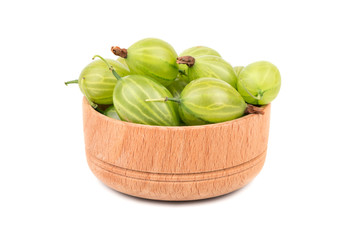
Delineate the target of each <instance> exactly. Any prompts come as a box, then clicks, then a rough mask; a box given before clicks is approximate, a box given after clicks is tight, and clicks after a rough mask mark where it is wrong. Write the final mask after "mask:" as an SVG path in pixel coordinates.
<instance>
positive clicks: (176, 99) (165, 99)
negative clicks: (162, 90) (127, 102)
mask: <svg viewBox="0 0 337 240" xmlns="http://www.w3.org/2000/svg"><path fill="white" fill-rule="evenodd" d="M167 101H172V102H177V103H180V99H178V98H169V97H164V98H155V99H145V102H167Z"/></svg>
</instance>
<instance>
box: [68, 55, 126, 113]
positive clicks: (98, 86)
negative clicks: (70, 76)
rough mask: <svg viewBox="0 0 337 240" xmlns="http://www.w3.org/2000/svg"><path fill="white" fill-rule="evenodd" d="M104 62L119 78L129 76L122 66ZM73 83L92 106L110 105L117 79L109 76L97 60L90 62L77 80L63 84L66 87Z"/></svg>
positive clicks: (112, 61)
mask: <svg viewBox="0 0 337 240" xmlns="http://www.w3.org/2000/svg"><path fill="white" fill-rule="evenodd" d="M106 61H107V62H108V64H109V65H111V66H113V67H114V69H116V71H117V72H118V74H119V75H120V76H127V75H129V74H130V71H129V70H128V69H127V68H126V67H125V66H124V65H123V64H121V63H119V62H117V61H115V60H112V59H106ZM73 83H78V85H79V87H80V90H81V92H82V93H83V94H84V96H85V97H86V98H87V99H88V101H89V103H90V104H91V105H92V106H94V107H97V104H102V105H110V104H112V94H113V91H114V88H115V85H116V83H117V79H116V77H115V76H113V75H112V74H111V71H109V69H108V68H107V67H106V63H105V62H104V61H102V60H100V59H99V60H95V61H93V62H91V63H90V64H88V65H87V66H86V67H85V68H84V69H83V70H82V72H81V74H80V76H79V78H78V80H73V81H68V82H65V84H66V85H68V84H73Z"/></svg>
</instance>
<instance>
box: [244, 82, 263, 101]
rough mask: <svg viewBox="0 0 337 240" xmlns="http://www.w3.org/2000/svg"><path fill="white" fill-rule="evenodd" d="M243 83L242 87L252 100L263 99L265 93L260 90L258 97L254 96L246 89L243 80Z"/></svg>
mask: <svg viewBox="0 0 337 240" xmlns="http://www.w3.org/2000/svg"><path fill="white" fill-rule="evenodd" d="M241 83H242V87H243V89H244V90H245V91H246V92H247V93H248V94H249V96H251V97H252V98H254V99H256V100H261V98H262V97H263V93H262V92H261V90H259V93H258V94H257V96H254V95H253V94H251V93H250V92H249V91H248V89H247V88H246V86H245V84H244V83H243V81H242V80H241Z"/></svg>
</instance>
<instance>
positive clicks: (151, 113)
mask: <svg viewBox="0 0 337 240" xmlns="http://www.w3.org/2000/svg"><path fill="white" fill-rule="evenodd" d="M95 57H99V58H101V59H102V60H103V61H104V58H102V57H101V56H98V55H96V56H95ZM106 65H108V67H107V68H108V69H110V74H111V72H112V74H113V75H114V76H115V77H116V78H117V84H116V86H115V89H114V92H113V94H112V97H113V102H114V107H115V109H116V112H117V114H118V116H119V117H120V119H121V120H123V121H127V122H133V123H139V124H147V125H159V126H178V125H179V123H180V118H179V113H178V106H177V104H176V103H174V102H172V103H170V104H168V105H163V104H160V103H155V102H153V103H151V104H148V103H146V102H145V99H147V98H158V97H159V96H163V95H164V96H170V97H172V95H171V93H170V91H169V90H167V88H165V87H164V86H163V85H162V84H160V83H159V82H157V81H156V80H154V79H152V78H150V77H148V76H144V75H128V76H125V77H120V76H119V75H118V73H117V72H116V71H115V70H114V68H113V67H112V66H111V65H109V63H108V62H106Z"/></svg>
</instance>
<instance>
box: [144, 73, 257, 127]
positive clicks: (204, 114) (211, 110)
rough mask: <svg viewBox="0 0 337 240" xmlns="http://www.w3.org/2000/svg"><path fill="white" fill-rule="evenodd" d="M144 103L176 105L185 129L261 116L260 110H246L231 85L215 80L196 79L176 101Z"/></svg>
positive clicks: (250, 107)
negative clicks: (171, 103) (249, 115)
mask: <svg viewBox="0 0 337 240" xmlns="http://www.w3.org/2000/svg"><path fill="white" fill-rule="evenodd" d="M146 101H147V102H172V101H173V102H177V103H178V104H179V114H180V117H181V119H182V120H183V121H184V122H185V123H186V124H187V125H203V124H209V123H219V122H224V121H229V120H232V119H236V118H239V117H241V116H243V115H244V114H245V113H263V110H262V109H259V108H257V107H252V106H248V105H247V104H246V103H245V101H244V99H243V98H242V97H241V95H240V94H239V93H238V92H237V91H236V89H234V88H233V87H232V86H231V85H229V84H228V83H226V82H225V81H222V80H219V79H215V78H200V79H197V80H194V81H192V82H190V83H189V84H187V85H186V87H185V88H184V90H183V91H182V92H181V95H180V97H179V98H171V97H165V98H158V99H147V100H146Z"/></svg>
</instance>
